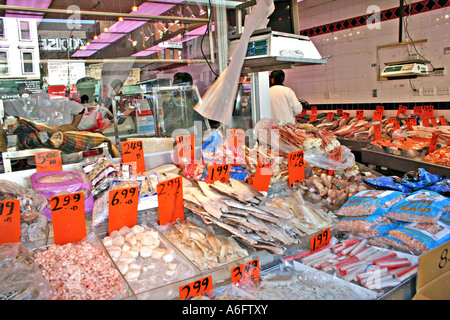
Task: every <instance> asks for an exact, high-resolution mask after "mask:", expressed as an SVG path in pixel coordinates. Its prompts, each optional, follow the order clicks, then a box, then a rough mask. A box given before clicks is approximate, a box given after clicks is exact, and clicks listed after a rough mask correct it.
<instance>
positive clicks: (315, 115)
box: [309, 113, 317, 122]
mask: <svg viewBox="0 0 450 320" xmlns="http://www.w3.org/2000/svg"><path fill="white" fill-rule="evenodd" d="M316 120H317V113H314V114H312V115H310V116H309V122H313V121H316Z"/></svg>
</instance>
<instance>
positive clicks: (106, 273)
mask: <svg viewBox="0 0 450 320" xmlns="http://www.w3.org/2000/svg"><path fill="white" fill-rule="evenodd" d="M35 262H36V263H37V264H39V266H40V267H41V270H42V275H43V276H44V278H45V279H46V280H47V281H49V283H50V285H51V287H52V296H51V298H50V299H52V300H107V299H114V298H115V297H116V296H117V295H118V294H119V293H125V292H126V288H125V285H124V282H123V280H122V278H121V277H120V273H119V271H118V270H116V269H114V268H113V267H112V265H111V261H110V259H109V258H108V257H107V255H106V254H105V252H104V251H103V250H102V249H101V247H99V246H96V245H93V244H91V243H89V242H87V241H82V242H79V243H76V244H72V243H67V244H64V245H56V244H55V245H51V246H50V247H48V249H47V250H45V251H40V252H38V253H36V255H35Z"/></svg>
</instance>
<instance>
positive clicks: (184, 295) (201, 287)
mask: <svg viewBox="0 0 450 320" xmlns="http://www.w3.org/2000/svg"><path fill="white" fill-rule="evenodd" d="M178 291H179V293H180V300H187V299H191V298H193V297H197V296H202V295H204V294H207V295H208V296H210V298H212V291H213V283H212V276H207V277H205V278H202V279H199V280H197V281H193V282H191V283H188V284H187V285H185V286H181V287H179V288H178Z"/></svg>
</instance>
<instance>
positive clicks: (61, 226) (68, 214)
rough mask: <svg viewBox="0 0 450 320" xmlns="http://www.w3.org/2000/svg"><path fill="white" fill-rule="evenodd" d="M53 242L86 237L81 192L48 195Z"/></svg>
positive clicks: (70, 241)
mask: <svg viewBox="0 0 450 320" xmlns="http://www.w3.org/2000/svg"><path fill="white" fill-rule="evenodd" d="M50 205H51V210H52V222H53V233H54V236H55V244H66V243H73V242H78V241H80V240H82V239H83V238H85V237H86V217H85V213H84V196H83V193H82V192H77V193H71V194H62V195H59V196H53V197H50Z"/></svg>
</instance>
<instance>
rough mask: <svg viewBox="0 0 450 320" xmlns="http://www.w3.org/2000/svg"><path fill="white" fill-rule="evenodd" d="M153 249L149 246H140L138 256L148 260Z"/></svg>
mask: <svg viewBox="0 0 450 320" xmlns="http://www.w3.org/2000/svg"><path fill="white" fill-rule="evenodd" d="M152 251H153V248H152V247H150V246H142V247H141V248H140V250H139V254H140V255H141V257H142V258H148V257H150V256H151V255H152Z"/></svg>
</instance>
